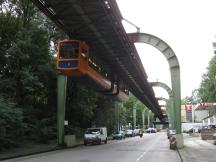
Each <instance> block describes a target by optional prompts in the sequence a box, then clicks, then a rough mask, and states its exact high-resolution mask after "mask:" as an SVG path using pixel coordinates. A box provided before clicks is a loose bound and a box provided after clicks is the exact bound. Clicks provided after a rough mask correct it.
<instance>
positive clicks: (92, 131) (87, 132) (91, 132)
mask: <svg viewBox="0 0 216 162" xmlns="http://www.w3.org/2000/svg"><path fill="white" fill-rule="evenodd" d="M98 132H100V129H87V131H86V134H96V133H98Z"/></svg>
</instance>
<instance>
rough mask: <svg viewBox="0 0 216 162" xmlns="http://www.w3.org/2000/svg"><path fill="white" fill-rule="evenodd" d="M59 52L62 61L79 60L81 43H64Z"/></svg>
mask: <svg viewBox="0 0 216 162" xmlns="http://www.w3.org/2000/svg"><path fill="white" fill-rule="evenodd" d="M59 50H60V51H59V54H60V59H70V58H78V54H79V42H62V43H61V44H60V49H59Z"/></svg>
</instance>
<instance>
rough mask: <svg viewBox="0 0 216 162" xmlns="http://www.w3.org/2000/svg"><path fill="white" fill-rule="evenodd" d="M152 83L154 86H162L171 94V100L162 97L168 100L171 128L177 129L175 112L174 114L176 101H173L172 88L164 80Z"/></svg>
mask: <svg viewBox="0 0 216 162" xmlns="http://www.w3.org/2000/svg"><path fill="white" fill-rule="evenodd" d="M150 85H151V86H152V87H161V88H163V89H164V90H165V91H167V93H168V95H169V100H168V99H165V98H162V97H161V98H160V99H162V100H164V101H166V104H167V106H168V114H169V119H170V120H169V121H170V123H171V126H170V127H171V128H172V129H176V121H175V114H174V112H175V111H174V106H175V105H174V102H173V91H172V89H171V88H170V87H169V86H168V85H166V84H165V83H162V82H150Z"/></svg>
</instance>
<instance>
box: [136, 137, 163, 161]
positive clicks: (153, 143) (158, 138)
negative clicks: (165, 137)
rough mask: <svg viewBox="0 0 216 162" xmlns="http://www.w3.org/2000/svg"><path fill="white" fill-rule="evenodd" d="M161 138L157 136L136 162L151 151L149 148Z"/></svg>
mask: <svg viewBox="0 0 216 162" xmlns="http://www.w3.org/2000/svg"><path fill="white" fill-rule="evenodd" d="M161 136H162V135H160V136H158V137H157V138H156V139H155V140H154V141H153V143H152V144H151V146H150V147H148V148H147V149H146V151H145V152H143V153H142V154H141V155H140V156H139V157H138V158H137V159H136V161H139V160H140V159H142V158H143V156H144V155H145V154H146V153H147V152H148V151H149V150H151V148H152V147H153V146H154V145H155V143H156V142H158V141H159V139H160V138H161Z"/></svg>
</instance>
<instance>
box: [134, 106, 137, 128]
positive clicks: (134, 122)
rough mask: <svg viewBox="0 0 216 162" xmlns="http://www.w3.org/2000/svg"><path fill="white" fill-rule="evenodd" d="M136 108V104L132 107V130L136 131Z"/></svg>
mask: <svg viewBox="0 0 216 162" xmlns="http://www.w3.org/2000/svg"><path fill="white" fill-rule="evenodd" d="M136 106H137V104H135V105H134V106H133V129H136Z"/></svg>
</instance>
